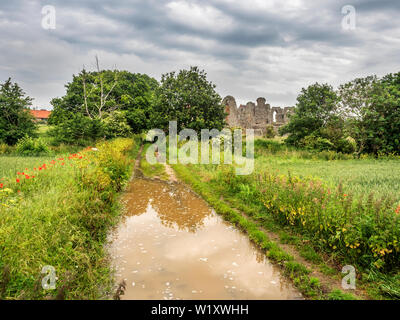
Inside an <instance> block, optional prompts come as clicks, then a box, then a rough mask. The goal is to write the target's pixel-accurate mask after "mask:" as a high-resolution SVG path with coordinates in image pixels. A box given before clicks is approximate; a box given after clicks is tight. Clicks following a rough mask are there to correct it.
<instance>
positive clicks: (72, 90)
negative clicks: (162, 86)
mask: <svg viewBox="0 0 400 320" xmlns="http://www.w3.org/2000/svg"><path fill="white" fill-rule="evenodd" d="M101 83H102V84H103V85H102V86H103V90H101ZM157 87H158V82H157V80H155V79H153V78H150V77H149V76H147V75H145V74H133V73H130V72H128V71H119V70H103V71H96V72H88V71H86V70H83V71H81V72H80V73H79V74H78V75H77V76H75V75H74V76H73V79H72V82H70V83H68V84H67V85H66V89H67V92H66V95H65V96H64V97H62V98H55V99H53V100H52V102H51V103H52V105H53V107H54V110H53V113H52V115H51V117H50V120H49V123H50V124H53V125H56V126H58V125H62V123H64V122H65V121H68V119H70V118H71V116H72V115H73V114H80V115H82V116H85V117H88V118H89V119H92V120H97V119H100V120H102V119H104V118H106V117H107V116H108V115H110V114H112V113H114V112H115V111H123V113H124V115H125V117H126V120H127V123H128V124H129V126H130V127H131V130H132V131H133V132H135V133H140V132H142V131H144V130H149V129H152V128H154V125H155V123H154V121H155V120H154V116H155V112H154V100H155V90H156V89H157ZM101 92H103V94H102V93H101ZM85 93H86V94H85ZM85 97H86V99H85ZM101 97H102V98H101ZM101 104H103V107H102V108H100V105H101Z"/></svg>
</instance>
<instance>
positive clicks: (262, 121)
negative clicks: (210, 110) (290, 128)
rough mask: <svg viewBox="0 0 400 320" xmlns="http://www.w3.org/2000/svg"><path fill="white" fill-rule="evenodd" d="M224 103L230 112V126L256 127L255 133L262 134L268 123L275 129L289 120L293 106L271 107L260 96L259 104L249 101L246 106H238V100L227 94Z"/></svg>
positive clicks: (228, 121)
mask: <svg viewBox="0 0 400 320" xmlns="http://www.w3.org/2000/svg"><path fill="white" fill-rule="evenodd" d="M223 105H224V106H226V107H225V110H226V112H227V113H228V116H227V118H226V122H227V124H228V126H229V127H231V128H234V127H240V128H242V129H254V130H255V134H256V135H258V136H262V135H264V134H265V130H266V128H267V126H268V125H273V127H274V128H275V130H278V128H279V127H281V126H283V125H285V124H286V123H288V122H289V117H290V114H291V113H292V112H293V110H294V108H293V107H285V108H280V107H271V105H269V104H267V103H266V99H265V98H258V99H257V104H255V103H253V102H248V103H247V104H246V105H245V106H244V105H241V106H240V107H239V108H237V104H236V100H235V98H234V97H232V96H227V97H226V98H225V99H224V100H223Z"/></svg>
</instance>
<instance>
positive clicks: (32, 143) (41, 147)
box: [16, 136, 49, 156]
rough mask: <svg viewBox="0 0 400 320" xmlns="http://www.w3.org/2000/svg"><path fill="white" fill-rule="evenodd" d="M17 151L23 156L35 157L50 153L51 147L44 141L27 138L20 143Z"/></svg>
mask: <svg viewBox="0 0 400 320" xmlns="http://www.w3.org/2000/svg"><path fill="white" fill-rule="evenodd" d="M16 151H17V153H18V154H20V155H23V156H34V155H39V154H44V153H49V147H48V145H47V143H46V142H45V141H44V140H43V139H40V138H36V139H34V138H31V137H28V136H26V137H24V138H22V139H20V140H19V141H18V143H17V145H16Z"/></svg>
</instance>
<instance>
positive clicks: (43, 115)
mask: <svg viewBox="0 0 400 320" xmlns="http://www.w3.org/2000/svg"><path fill="white" fill-rule="evenodd" d="M31 114H32V115H33V116H34V117H35V118H36V119H48V118H49V117H50V114H51V111H47V110H31Z"/></svg>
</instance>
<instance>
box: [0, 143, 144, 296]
mask: <svg viewBox="0 0 400 320" xmlns="http://www.w3.org/2000/svg"><path fill="white" fill-rule="evenodd" d="M139 147H140V142H139V141H138V140H134V139H116V140H113V141H110V142H99V143H97V144H96V146H95V148H92V147H88V148H85V149H82V150H81V151H80V152H77V153H66V154H59V155H58V156H56V157H54V156H53V157H49V156H41V157H15V156H1V157H0V179H1V181H0V252H1V254H0V282H1V286H0V299H101V298H109V295H111V294H112V292H111V290H112V286H113V282H112V278H111V273H110V272H111V271H110V268H109V265H108V263H107V261H106V254H105V252H104V243H105V241H106V235H107V232H108V230H109V228H110V227H111V226H112V225H113V223H115V221H117V217H118V215H119V210H118V208H117V207H118V205H117V198H118V193H119V192H120V191H121V190H122V188H123V186H124V183H125V182H126V181H127V180H128V178H129V177H130V175H131V171H132V168H133V163H134V158H135V157H136V154H137V153H138V150H139ZM44 266H52V267H54V268H55V271H56V275H57V290H52V291H46V290H44V289H43V288H42V285H41V280H42V278H43V277H44V275H43V274H42V273H41V271H42V268H43V267H44Z"/></svg>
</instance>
